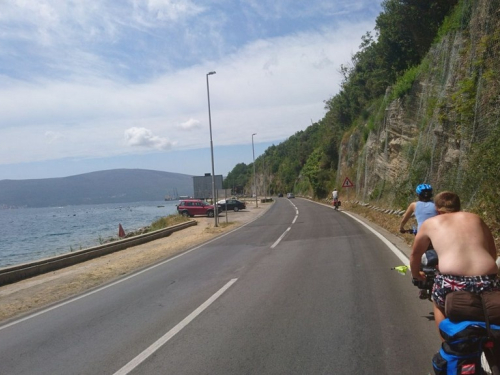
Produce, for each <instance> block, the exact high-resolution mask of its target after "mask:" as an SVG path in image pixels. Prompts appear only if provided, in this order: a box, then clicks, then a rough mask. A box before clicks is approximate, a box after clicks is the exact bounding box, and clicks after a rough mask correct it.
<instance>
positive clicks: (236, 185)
mask: <svg viewBox="0 0 500 375" xmlns="http://www.w3.org/2000/svg"><path fill="white" fill-rule="evenodd" d="M252 176H253V164H251V165H246V164H245V163H239V164H236V166H235V167H234V168H233V170H232V171H231V172H229V173H228V175H227V177H226V179H225V180H224V182H223V187H224V189H232V191H233V193H234V194H243V193H244V190H245V186H246V185H247V183H248V181H249V180H250V179H251V177H252Z"/></svg>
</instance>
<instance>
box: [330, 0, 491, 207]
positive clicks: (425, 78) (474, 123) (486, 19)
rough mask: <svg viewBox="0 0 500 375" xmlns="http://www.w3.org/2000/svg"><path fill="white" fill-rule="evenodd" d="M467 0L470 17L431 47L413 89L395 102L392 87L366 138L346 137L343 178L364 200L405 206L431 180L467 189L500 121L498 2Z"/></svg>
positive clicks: (440, 186) (439, 187)
mask: <svg viewBox="0 0 500 375" xmlns="http://www.w3.org/2000/svg"><path fill="white" fill-rule="evenodd" d="M465 3H468V4H467V5H466V6H463V8H464V9H463V10H462V11H463V13H464V14H463V15H461V16H463V19H464V20H468V22H466V21H464V22H463V25H462V26H461V27H458V28H457V29H456V30H453V31H450V32H449V33H448V34H447V36H445V37H444V38H442V39H441V40H440V41H439V42H438V43H436V44H435V45H434V46H433V47H432V48H431V50H430V51H429V53H428V55H427V57H426V58H425V59H424V61H423V62H422V64H421V66H420V67H419V68H418V71H419V73H418V75H417V79H416V80H415V81H414V83H413V86H412V89H411V91H410V92H409V93H408V94H407V95H406V96H405V97H402V98H398V99H395V100H392V101H390V100H389V98H390V97H391V96H390V94H391V91H390V89H388V90H387V93H386V99H385V100H384V103H383V104H382V105H381V106H380V107H379V108H375V109H374V110H373V111H372V114H373V117H376V118H378V119H380V120H378V121H376V122H375V129H373V130H371V131H370V132H369V133H368V136H367V137H366V139H363V134H366V133H367V131H366V129H362V128H361V129H360V128H358V129H356V130H354V131H353V132H352V133H351V134H350V136H349V137H344V141H343V142H342V144H341V147H340V150H341V156H340V162H339V180H340V179H342V178H343V177H344V176H350V177H351V179H354V180H353V182H354V184H355V189H356V195H357V197H358V199H362V200H364V201H369V200H373V199H376V200H378V199H383V200H384V201H385V202H386V203H387V204H394V205H403V204H406V202H402V200H401V199H400V198H399V199H398V196H399V197H401V194H400V193H401V192H403V191H413V189H414V187H415V185H417V184H418V183H423V182H426V183H431V184H432V185H433V186H434V187H435V190H442V189H445V188H446V189H450V188H451V187H452V188H453V189H454V190H455V191H457V192H458V193H459V194H460V192H461V190H463V188H464V185H465V181H466V180H467V178H469V176H470V175H471V174H472V173H473V172H474V170H473V166H470V165H469V163H468V161H469V156H470V154H471V153H472V151H473V150H474V148H475V146H476V145H478V144H480V143H481V141H482V140H484V139H486V138H487V137H488V136H489V135H490V134H491V131H492V129H494V128H495V127H498V123H499V119H500V112H499V106H498V104H499V103H498V102H499V97H500V88H499V86H500V85H499V82H500V80H499V79H498V73H499V72H498V70H499V68H498V60H499V58H500V32H499V31H498V30H499V29H500V28H499V26H500V22H499V18H500V13H499V12H498V11H497V9H494V8H495V6H497V5H498V4H497V3H498V1H493V2H491V1H488V0H479V1H475V2H465ZM495 4H496V5H495ZM382 113H383V116H381V115H380V114H382ZM367 126H368V125H365V127H367ZM499 151H500V150H499ZM398 194H399V195H398ZM403 195H404V194H403ZM469 195H472V194H469ZM412 198H413V197H412Z"/></svg>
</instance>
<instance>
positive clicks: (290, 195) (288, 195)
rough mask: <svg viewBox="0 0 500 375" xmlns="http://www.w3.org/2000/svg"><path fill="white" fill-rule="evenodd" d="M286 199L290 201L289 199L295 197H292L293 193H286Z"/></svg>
mask: <svg viewBox="0 0 500 375" xmlns="http://www.w3.org/2000/svg"><path fill="white" fill-rule="evenodd" d="M286 197H287V198H288V199H290V198H295V195H293V193H287V194H286Z"/></svg>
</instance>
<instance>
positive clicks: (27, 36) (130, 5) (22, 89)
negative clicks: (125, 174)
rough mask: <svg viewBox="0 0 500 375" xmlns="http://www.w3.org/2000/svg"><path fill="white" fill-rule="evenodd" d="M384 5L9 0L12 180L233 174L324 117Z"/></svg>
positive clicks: (0, 164)
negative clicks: (116, 172)
mask: <svg viewBox="0 0 500 375" xmlns="http://www.w3.org/2000/svg"><path fill="white" fill-rule="evenodd" d="M381 2H382V1H381V0H349V1H347V0H345V1H341V0H307V1H305V0H295V1H291V0H246V1H243V0H121V1H116V0H85V1H82V0H37V1H31V0H1V2H0V4H1V12H0V180H3V179H13V180H20V179H38V178H53V177H66V176H71V175H77V174H82V173H88V172H93V171H100V170H107V169H115V168H141V169H153V170H160V171H166V172H175V173H183V174H188V175H203V174H205V173H210V172H211V170H212V163H211V160H212V158H211V155H212V153H211V150H212V148H213V155H214V171H215V174H217V175H218V174H222V175H224V176H225V175H227V173H228V172H230V171H231V170H232V169H233V167H234V166H235V165H236V164H238V163H245V164H250V163H252V162H253V156H254V154H255V158H257V157H258V156H259V155H261V154H262V153H263V152H264V151H265V150H266V149H267V148H268V147H270V146H271V145H278V144H280V143H281V142H284V141H285V140H286V139H288V138H289V137H290V136H292V135H293V134H295V133H296V132H298V131H301V130H304V129H306V128H307V127H308V126H310V125H311V124H312V123H314V122H317V121H319V120H321V119H322V118H323V116H324V114H325V109H324V106H325V104H324V101H325V100H328V99H329V98H331V97H332V96H334V95H335V94H336V93H338V91H339V89H340V84H341V80H342V76H341V74H340V72H339V69H340V67H341V65H348V64H349V63H350V61H351V57H352V55H353V54H354V53H356V52H357V51H358V49H359V45H360V44H361V36H362V35H363V34H365V33H366V32H368V31H370V32H373V30H374V26H375V19H376V17H377V16H378V14H379V13H380V12H381V6H380V5H381ZM212 71H214V72H216V73H215V74H212V75H207V73H209V72H212ZM209 100H210V106H209V105H208V102H209ZM209 108H210V116H209ZM210 129H211V134H210ZM252 134H255V135H254V136H252ZM252 140H253V144H252ZM211 146H212V148H211Z"/></svg>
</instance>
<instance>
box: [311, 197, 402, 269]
mask: <svg viewBox="0 0 500 375" xmlns="http://www.w3.org/2000/svg"><path fill="white" fill-rule="evenodd" d="M311 202H313V203H316V204H319V205H322V206H326V205H325V204H323V203H319V202H315V201H311ZM327 207H330V206H327ZM330 208H331V209H332V210H333V209H334V208H333V207H330ZM340 212H342V213H343V214H344V215H347V216H349V217H351V218H353V219H354V220H356V221H357V222H358V223H360V224H362V225H363V226H365V227H366V228H367V229H368V230H369V231H370V232H372V233H373V234H374V235H375V236H377V237H378V238H380V240H381V241H382V242H383V243H384V244H385V245H386V246H387V247H388V248H389V249H390V250H391V251H392V252H393V253H394V255H396V256H397V257H398V258H399V260H400V261H401V262H403V264H404V265H405V266H410V261H409V259H408V257H407V256H406V254H405V253H403V252H402V251H401V250H399V249H398V248H397V247H396V246H394V245H393V244H392V243H391V242H390V241H389V240H388V239H387V238H385V237H384V236H383V235H381V234H380V233H379V232H377V231H376V230H375V229H373V228H372V227H370V226H369V225H368V224H366V223H364V222H363V221H362V220H359V219H358V218H357V217H355V216H353V215H351V214H350V213H347V212H345V211H340Z"/></svg>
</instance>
